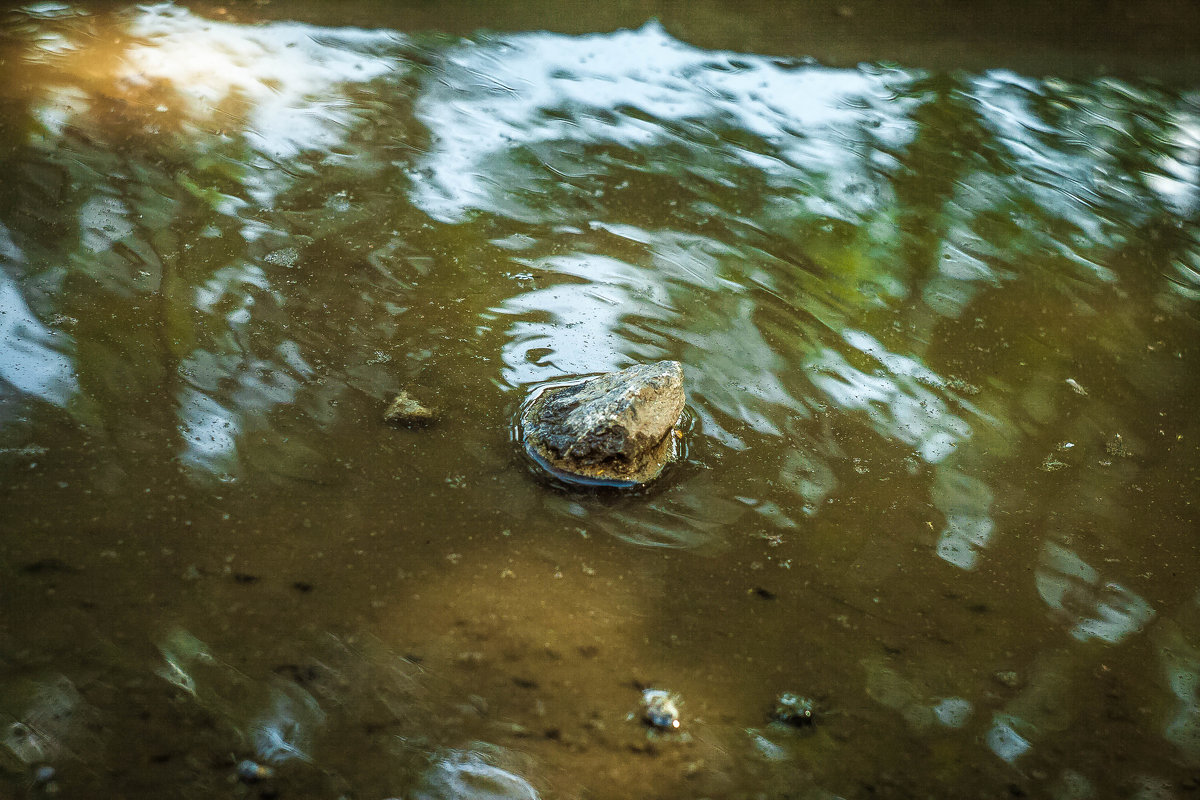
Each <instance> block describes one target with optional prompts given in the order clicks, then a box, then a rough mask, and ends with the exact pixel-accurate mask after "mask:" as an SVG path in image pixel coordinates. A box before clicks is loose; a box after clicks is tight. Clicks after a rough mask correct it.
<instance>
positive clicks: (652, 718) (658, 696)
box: [642, 689, 679, 731]
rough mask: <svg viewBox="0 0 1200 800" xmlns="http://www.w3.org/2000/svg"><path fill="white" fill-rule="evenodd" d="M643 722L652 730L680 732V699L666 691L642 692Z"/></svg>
mask: <svg viewBox="0 0 1200 800" xmlns="http://www.w3.org/2000/svg"><path fill="white" fill-rule="evenodd" d="M642 721H643V722H645V723H646V724H647V725H649V726H650V727H651V728H658V729H660V730H664V731H673V730H679V697H678V696H677V695H674V694H672V693H671V692H668V691H666V690H665V689H646V690H645V691H643V692H642Z"/></svg>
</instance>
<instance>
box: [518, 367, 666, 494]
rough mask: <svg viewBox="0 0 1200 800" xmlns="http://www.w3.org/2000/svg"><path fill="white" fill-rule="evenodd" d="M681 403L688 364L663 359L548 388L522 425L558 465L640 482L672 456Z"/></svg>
mask: <svg viewBox="0 0 1200 800" xmlns="http://www.w3.org/2000/svg"><path fill="white" fill-rule="evenodd" d="M683 405H684V393H683V367H682V366H681V365H680V364H679V362H678V361H660V362H658V363H656V364H641V365H638V366H635V367H630V368H629V369H624V370H621V371H620V372H612V373H609V374H607V375H601V376H600V377H598V378H592V379H591V380H587V381H584V382H582V383H577V384H574V385H572V386H565V387H561V388H555V389H548V390H546V391H545V392H544V393H542V395H541V396H539V397H538V398H537V399H536V400H534V402H533V403H531V404H530V405H529V408H528V409H527V410H526V411H525V413H524V415H523V416H522V419H521V423H522V427H523V433H524V439H525V445H526V447H527V448H528V449H529V451H530V452H531V453H533V454H534V455H535V456H537V457H538V458H540V459H541V460H543V461H545V462H546V463H547V464H549V466H550V467H551V468H552V469H553V470H556V471H559V472H562V473H565V474H566V475H567V476H574V477H577V478H582V479H584V480H585V481H587V480H592V481H598V482H603V483H627V484H639V483H646V482H648V481H651V480H653V479H654V478H656V477H658V475H659V473H661V472H662V469H663V467H664V466H665V465H666V464H667V463H668V462H670V461H671V460H672V459H673V458H674V456H675V453H676V451H677V442H676V438H675V426H676V425H677V424H678V422H679V419H680V415H681V414H682V413H683Z"/></svg>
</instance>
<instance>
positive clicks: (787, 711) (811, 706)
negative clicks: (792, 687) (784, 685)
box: [771, 692, 817, 727]
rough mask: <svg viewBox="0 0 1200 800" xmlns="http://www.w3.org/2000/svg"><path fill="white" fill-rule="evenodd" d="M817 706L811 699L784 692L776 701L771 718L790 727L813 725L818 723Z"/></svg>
mask: <svg viewBox="0 0 1200 800" xmlns="http://www.w3.org/2000/svg"><path fill="white" fill-rule="evenodd" d="M816 713H817V704H816V701H814V700H813V699H812V698H811V697H804V696H803V695H799V694H796V693H795V692H784V693H783V694H781V695H779V697H778V698H776V700H775V709H774V710H773V711H772V712H771V718H772V719H774V720H777V721H778V722H783V723H786V724H788V725H795V726H797V727H799V726H801V725H812V724H813V723H814V722H815V721H816Z"/></svg>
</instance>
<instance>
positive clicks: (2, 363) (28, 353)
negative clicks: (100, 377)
mask: <svg viewBox="0 0 1200 800" xmlns="http://www.w3.org/2000/svg"><path fill="white" fill-rule="evenodd" d="M68 345H69V340H68V339H67V337H66V336H65V335H63V334H62V333H60V332H58V331H53V330H51V329H49V328H47V327H46V326H45V325H43V324H42V323H41V322H40V321H39V320H38V318H37V317H35V316H34V315H33V313H32V312H31V311H30V309H29V306H28V305H26V304H25V300H24V298H23V297H22V296H21V293H20V291H19V290H18V288H17V286H16V284H15V283H14V282H13V281H12V280H10V279H9V278H8V276H7V275H5V274H4V273H3V272H0V393H3V394H7V393H8V391H15V392H17V393H19V394H25V395H30V396H32V397H35V398H37V399H39V400H42V401H44V402H47V403H52V404H54V405H56V406H65V405H66V404H67V402H68V401H69V400H70V399H71V398H72V397H73V396H74V394H75V392H76V390H77V389H78V385H77V383H76V381H75V375H74V373H73V372H72V367H71V358H70V356H69V355H68V354H67V353H66V352H64V351H65V350H66V349H67V346H68ZM6 390H8V391H6ZM3 422H4V420H3V419H0V423H3Z"/></svg>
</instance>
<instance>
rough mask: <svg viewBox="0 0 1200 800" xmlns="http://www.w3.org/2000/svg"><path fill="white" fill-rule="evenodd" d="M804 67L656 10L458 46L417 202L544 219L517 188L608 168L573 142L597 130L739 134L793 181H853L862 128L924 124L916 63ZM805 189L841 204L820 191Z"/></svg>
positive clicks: (439, 80)
mask: <svg viewBox="0 0 1200 800" xmlns="http://www.w3.org/2000/svg"><path fill="white" fill-rule="evenodd" d="M631 52H635V53H637V58H636V59H630V57H629V54H630V53H631ZM792 66H793V65H781V64H778V63H776V62H775V61H773V60H771V59H766V58H760V57H754V56H749V57H747V56H735V55H734V54H730V53H714V52H708V51H703V50H698V49H696V48H693V47H690V46H688V45H686V44H684V43H682V42H679V41H677V40H675V39H672V38H671V37H670V36H669V35H667V34H666V32H665V31H664V30H663V29H662V28H661V27H660V26H658V25H657V24H655V23H649V24H647V25H646V26H644V27H642V28H640V29H639V30H636V31H618V32H617V33H613V34H604V35H592V36H579V37H564V36H558V35H554V34H547V33H526V34H518V35H511V36H505V37H497V38H494V39H488V40H484V41H483V42H480V43H470V44H468V45H464V46H462V47H456V48H452V49H450V50H448V51H447V52H446V54H445V56H444V60H443V63H442V69H441V70H440V71H439V72H438V73H437V74H436V75H435V76H431V79H430V80H428V81H427V82H425V83H424V84H423V85H422V87H421V96H420V98H419V99H418V101H417V104H416V109H415V111H416V115H417V117H418V119H420V120H421V122H422V123H424V124H425V125H426V126H427V127H428V128H429V129H430V130H431V131H432V132H433V134H434V147H433V149H432V150H431V151H430V152H429V153H427V154H426V155H425V156H424V157H423V159H422V161H421V162H420V164H419V165H418V170H419V173H418V174H417V175H414V178H415V180H416V195H415V198H414V201H415V203H416V204H417V205H418V206H419V207H420V208H422V209H423V210H425V211H426V212H427V213H428V214H430V215H431V216H432V217H434V218H435V219H438V220H442V221H459V220H461V219H462V218H463V215H464V214H465V213H466V212H467V211H469V210H475V209H478V210H486V211H489V212H492V213H497V214H502V215H504V216H509V217H513V218H515V219H521V220H526V221H539V220H541V219H543V218H544V217H543V213H544V212H543V211H542V209H541V208H540V207H538V206H534V205H532V204H529V203H523V202H522V201H521V199H520V195H519V194H514V193H513V192H512V191H511V189H512V187H513V186H514V184H515V185H518V186H522V187H526V188H532V187H533V186H537V185H539V184H549V183H552V182H556V181H557V180H558V176H560V175H568V176H571V177H573V178H578V177H581V176H583V175H587V174H588V173H592V172H593V171H594V170H596V169H597V168H599V169H603V166H602V165H603V162H602V161H601V162H600V163H586V164H580V162H579V159H578V157H577V156H575V155H573V154H574V153H575V152H576V150H575V148H571V147H569V146H565V145H566V143H584V142H586V143H591V144H603V145H611V146H616V147H620V148H626V149H631V150H634V149H653V148H655V147H659V146H662V145H663V144H665V143H667V142H673V141H678V140H683V141H689V140H692V141H695V142H696V143H697V144H701V146H705V147H707V146H711V147H714V148H725V147H729V155H730V156H731V157H732V159H734V160H735V161H736V162H738V164H739V165H744V166H748V167H750V168H752V169H754V170H756V171H757V170H761V171H763V172H765V173H767V174H768V175H772V176H773V177H775V178H778V179H781V180H794V179H797V178H799V179H801V180H802V181H804V182H807V181H808V180H812V179H813V177H812V176H811V175H804V172H805V171H807V170H812V171H813V172H814V173H815V174H816V175H821V176H830V177H832V176H837V178H836V181H837V182H838V183H839V184H841V183H842V182H845V185H846V186H847V187H850V186H852V185H853V183H854V178H856V177H858V176H861V174H862V170H863V169H864V167H865V166H866V165H864V164H862V163H861V161H860V159H859V158H858V156H857V155H856V154H855V153H854V151H853V149H852V148H853V144H854V140H856V139H859V138H875V139H878V140H880V141H884V142H886V143H887V144H888V145H889V146H893V147H895V146H900V145H902V144H903V142H904V141H906V139H907V138H909V137H910V136H911V135H912V129H911V125H910V124H909V123H908V121H907V120H906V119H905V116H904V115H905V113H906V112H907V111H908V110H909V109H910V108H911V107H912V106H913V105H914V104H916V103H917V102H919V99H918V98H912V97H902V96H897V94H896V92H895V90H894V87H893V84H896V85H897V86H902V85H903V83H904V82H905V80H906V76H905V75H904V74H903V73H899V72H896V73H866V72H853V71H845V70H829V69H822V68H819V67H816V66H810V67H808V68H802V69H795V68H790V67H792ZM867 128H869V129H870V133H869V135H867V136H863V135H862V134H861V133H860V132H861V131H863V130H864V129H867ZM722 129H730V130H736V131H739V132H740V133H742V134H744V135H745V138H746V139H750V140H753V141H757V142H761V143H762V144H763V146H764V147H763V151H758V150H757V149H755V148H753V147H751V148H743V147H737V146H736V145H733V146H731V147H730V145H727V144H726V143H723V142H720V141H719V140H714V138H713V136H712V133H711V131H714V130H717V131H719V130H722ZM837 134H842V135H845V136H846V137H848V138H847V139H845V140H842V139H840V138H839V136H838V135H837ZM522 151H524V152H525V153H528V155H530V156H532V157H533V158H532V159H529V158H524V157H522V156H521V153H522ZM531 161H532V163H530V162H531ZM725 166H726V167H728V166H731V165H725ZM493 187H497V188H498V187H504V190H503V191H495V189H494V188H493ZM870 197H871V196H870V194H869V193H868V194H866V195H864V194H862V193H861V192H859V191H856V190H854V189H851V188H847V190H846V191H845V192H844V194H843V195H842V196H841V197H839V198H837V199H838V200H840V201H841V203H842V204H845V205H847V206H850V207H851V208H850V209H847V210H851V209H852V210H854V211H857V209H854V208H853V206H854V204H855V203H860V202H865V203H868V204H869V203H871V199H870ZM796 201H797V202H813V203H818V204H819V205H820V207H821V208H822V209H823V210H825V211H826V213H828V211H833V212H835V213H837V212H838V211H839V209H838V208H837V206H836V205H832V204H827V203H824V202H822V201H821V200H819V199H816V198H811V199H806V198H803V197H797V198H796Z"/></svg>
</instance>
